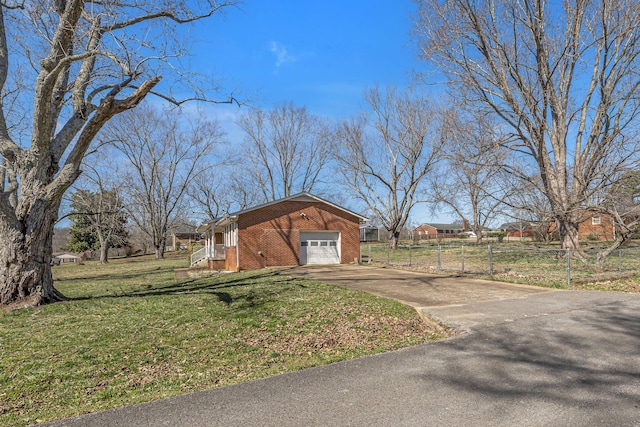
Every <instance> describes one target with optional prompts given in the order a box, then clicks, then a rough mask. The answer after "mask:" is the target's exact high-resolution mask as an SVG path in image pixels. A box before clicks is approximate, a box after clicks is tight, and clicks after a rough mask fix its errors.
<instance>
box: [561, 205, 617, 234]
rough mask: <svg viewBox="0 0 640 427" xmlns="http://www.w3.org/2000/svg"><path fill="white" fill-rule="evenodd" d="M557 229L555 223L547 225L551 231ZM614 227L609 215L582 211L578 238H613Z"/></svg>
mask: <svg viewBox="0 0 640 427" xmlns="http://www.w3.org/2000/svg"><path fill="white" fill-rule="evenodd" d="M556 230H557V226H556V224H555V223H552V224H551V226H550V227H549V231H550V232H551V233H553V232H554V231H556ZM615 238H616V227H615V224H614V222H613V218H612V217H611V215H607V214H604V213H600V212H595V211H584V212H582V213H581V214H580V218H579V219H578V239H579V240H607V241H611V240H615Z"/></svg>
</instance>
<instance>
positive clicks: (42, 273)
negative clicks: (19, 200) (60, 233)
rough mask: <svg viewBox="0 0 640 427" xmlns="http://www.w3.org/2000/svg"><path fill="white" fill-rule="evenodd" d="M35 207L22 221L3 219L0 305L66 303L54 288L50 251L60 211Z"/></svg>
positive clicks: (1, 229) (1, 217)
mask: <svg viewBox="0 0 640 427" xmlns="http://www.w3.org/2000/svg"><path fill="white" fill-rule="evenodd" d="M37 205H38V202H36V203H35V204H34V206H33V207H32V209H31V212H30V213H29V215H28V216H27V217H26V219H25V220H22V221H19V220H17V221H11V220H9V219H8V218H7V217H5V216H0V236H2V239H3V242H2V244H1V245H0V304H2V305H16V306H36V305H40V304H47V303H51V302H56V301H63V300H64V299H65V297H64V295H62V294H61V293H60V292H58V291H57V290H56V289H55V288H54V286H53V276H52V275H51V252H52V251H51V248H52V238H53V225H54V223H55V215H57V210H56V211H55V212H51V210H50V209H47V208H45V207H44V206H37Z"/></svg>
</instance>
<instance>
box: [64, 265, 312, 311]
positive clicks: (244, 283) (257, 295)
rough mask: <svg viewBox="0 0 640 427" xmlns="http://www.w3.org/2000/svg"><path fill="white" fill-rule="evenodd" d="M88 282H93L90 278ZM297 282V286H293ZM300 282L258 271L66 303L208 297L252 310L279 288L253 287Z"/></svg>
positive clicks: (275, 272) (181, 282)
mask: <svg viewBox="0 0 640 427" xmlns="http://www.w3.org/2000/svg"><path fill="white" fill-rule="evenodd" d="M143 274H144V272H142V273H136V274H135V275H134V274H132V275H129V276H140V275H143ZM127 276H128V275H125V276H118V277H119V278H120V277H122V278H126V277H127ZM91 280H94V279H93V278H91ZM295 282H298V283H295ZM299 282H301V279H297V278H293V277H289V276H281V274H280V272H278V271H271V270H267V271H260V272H255V273H251V274H247V273H231V274H225V275H221V276H210V277H206V278H198V279H189V280H184V281H179V282H174V283H171V284H168V285H157V286H153V285H145V288H144V289H140V288H138V289H132V290H123V291H122V292H115V293H110V294H104V295H88V296H79V297H71V298H69V301H86V300H96V299H109V298H136V297H149V296H164V295H182V294H211V295H214V296H216V297H217V298H218V300H219V301H220V302H223V303H225V304H227V305H231V304H232V303H234V302H236V301H237V300H239V299H242V300H243V301H244V304H245V305H248V306H254V305H255V304H256V300H258V299H261V300H264V299H265V298H267V297H269V296H273V295H277V294H279V293H280V291H281V288H273V289H272V290H268V289H265V288H261V289H260V290H259V291H257V290H256V289H255V288H252V287H255V286H260V285H272V284H277V285H282V284H284V283H288V284H295V285H296V286H298V287H303V288H304V287H305V285H304V284H302V283H299ZM240 287H247V292H245V293H244V294H242V295H237V296H236V297H235V300H234V297H233V296H232V292H226V291H224V290H225V289H226V290H230V289H232V288H240Z"/></svg>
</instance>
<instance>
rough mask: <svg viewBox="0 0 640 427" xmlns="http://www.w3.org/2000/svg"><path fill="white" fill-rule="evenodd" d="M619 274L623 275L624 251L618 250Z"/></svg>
mask: <svg viewBox="0 0 640 427" xmlns="http://www.w3.org/2000/svg"><path fill="white" fill-rule="evenodd" d="M618 273H622V249H618Z"/></svg>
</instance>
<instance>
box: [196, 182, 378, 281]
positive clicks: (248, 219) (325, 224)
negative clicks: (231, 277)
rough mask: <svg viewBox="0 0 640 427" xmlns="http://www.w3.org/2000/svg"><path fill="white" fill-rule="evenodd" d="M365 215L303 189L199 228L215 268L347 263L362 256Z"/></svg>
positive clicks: (206, 250)
mask: <svg viewBox="0 0 640 427" xmlns="http://www.w3.org/2000/svg"><path fill="white" fill-rule="evenodd" d="M366 220H367V219H366V218H364V217H363V216H360V215H358V214H356V213H354V212H351V211H349V210H347V209H345V208H342V207H340V206H337V205H335V204H333V203H331V202H328V201H326V200H323V199H321V198H319V197H317V196H314V195H312V194H309V193H299V194H296V195H293V196H290V197H286V198H283V199H280V200H276V201H273V202H269V203H265V204H263V205H259V206H256V207H253V208H250V209H246V210H243V211H240V212H236V213H233V214H230V215H228V216H226V217H224V218H219V219H214V220H211V221H209V222H207V223H205V224H203V225H201V226H200V227H198V232H201V233H203V234H204V244H205V247H204V248H203V249H204V252H205V254H206V258H207V259H208V265H209V268H212V269H220V270H230V271H240V270H255V269H260V268H265V267H273V266H289V265H304V264H347V263H350V262H353V260H354V259H358V258H359V257H360V223H362V222H364V221H366ZM194 255H195V254H194ZM193 264H194V261H193V259H192V265H193Z"/></svg>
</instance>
